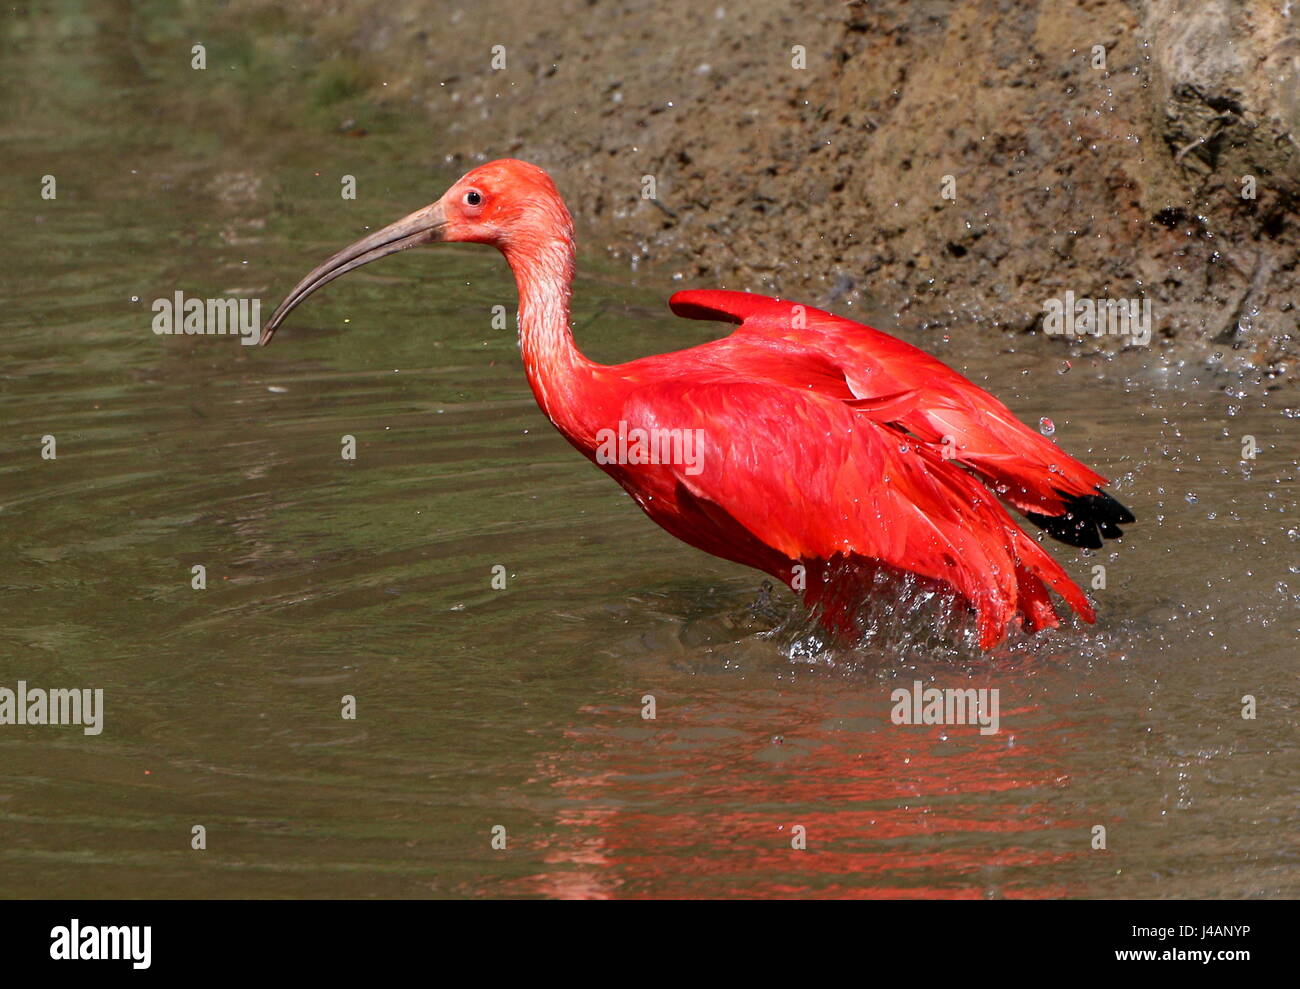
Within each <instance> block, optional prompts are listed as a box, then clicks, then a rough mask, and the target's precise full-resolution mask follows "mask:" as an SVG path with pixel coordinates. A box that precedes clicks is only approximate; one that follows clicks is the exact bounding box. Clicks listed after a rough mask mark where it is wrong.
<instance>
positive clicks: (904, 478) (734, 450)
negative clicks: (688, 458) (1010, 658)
mask: <svg viewBox="0 0 1300 989" xmlns="http://www.w3.org/2000/svg"><path fill="white" fill-rule="evenodd" d="M623 418H624V419H625V420H626V422H627V423H628V426H629V428H632V427H639V428H641V429H646V430H656V429H670V430H673V429H678V430H680V429H698V430H701V431H702V432H701V433H700V434H697V435H698V436H699V447H698V453H699V458H698V464H697V467H698V471H697V472H694V473H692V472H690V471H688V470H687V469H686V468H685V467H683V466H680V465H675V466H671V468H670V469H671V470H672V471H673V472H674V474H675V477H676V481H677V483H678V484H680V485H681V486H682V487H684V488H685V489H686V490H687V491H688V492H690V494H691V495H693V496H694V497H695V498H698V499H703V500H705V501H707V502H711V503H713V504H714V505H717V506H719V507H720V508H722V509H723V510H724V511H725V512H726V513H728V514H729V515H730V516H731V517H732V518H733V519H734V520H736V521H737V522H738V523H739V524H740V525H742V526H743V527H744V528H745V529H746V530H747V531H748V532H749V533H751V534H752V535H753V536H754V537H755V538H757V539H758V540H760V541H762V542H763V543H765V544H766V545H768V546H770V547H772V548H773V549H775V550H776V551H778V552H779V553H781V554H783V555H784V556H785V557H787V558H789V559H791V560H796V561H797V560H823V561H829V560H831V559H832V558H834V557H836V555H837V554H838V555H843V556H845V557H852V556H857V557H863V558H868V559H872V560H879V561H882V562H884V563H886V564H888V565H890V566H892V567H895V568H897V569H900V570H904V571H910V572H913V573H917V574H920V575H922V576H925V577H929V578H932V579H935V580H939V581H943V582H944V583H946V584H948V585H949V586H951V587H953V588H954V589H955V590H957V591H958V592H959V593H960V594H962V595H963V596H964V597H965V598H966V599H967V600H969V601H970V602H971V603H972V604H973V605H974V606H975V607H976V609H977V610H978V612H979V615H980V629H981V639H982V640H983V641H984V642H985V643H987V644H992V643H994V642H996V641H998V640H999V639H1000V638H1001V636H1002V633H1003V630H1004V629H1005V626H1006V624H1007V622H1008V621H1009V620H1010V619H1011V618H1012V617H1013V616H1014V615H1015V614H1016V612H1017V610H1018V608H1019V610H1021V611H1023V613H1024V614H1026V615H1027V616H1029V617H1031V619H1032V620H1036V623H1037V624H1039V625H1042V624H1055V616H1054V614H1052V611H1051V605H1050V602H1049V601H1048V599H1047V595H1046V593H1045V591H1044V590H1043V582H1044V581H1046V582H1047V583H1048V584H1050V585H1052V586H1054V587H1056V589H1057V590H1058V592H1059V593H1061V594H1062V595H1063V596H1065V597H1066V598H1067V600H1068V601H1069V602H1070V604H1071V605H1072V606H1073V607H1074V608H1075V609H1076V610H1077V611H1079V612H1080V613H1081V614H1083V615H1084V617H1085V618H1088V619H1089V620H1091V614H1092V610H1091V608H1090V607H1089V606H1088V603H1087V601H1086V599H1084V597H1083V595H1082V593H1081V592H1080V591H1079V590H1078V588H1077V587H1075V586H1074V585H1073V584H1072V583H1071V582H1070V581H1069V578H1068V577H1067V576H1066V575H1065V573H1064V572H1063V571H1062V570H1061V569H1060V567H1059V566H1058V565H1057V564H1056V562H1055V561H1054V560H1052V559H1051V557H1049V556H1048V555H1047V554H1046V553H1044V552H1043V551H1042V549H1041V548H1040V547H1039V546H1038V545H1037V544H1036V543H1034V542H1033V540H1031V539H1029V538H1028V537H1026V536H1025V535H1024V533H1023V532H1022V531H1021V530H1020V529H1019V527H1018V526H1017V525H1016V524H1015V523H1014V522H1013V521H1012V520H1011V518H1010V517H1009V516H1008V515H1007V514H1006V511H1005V510H1004V509H1003V508H1002V506H1001V505H1000V504H998V502H997V500H996V499H995V498H994V497H992V495H990V494H989V492H988V491H987V490H985V489H984V487H983V486H982V485H981V484H980V483H979V482H978V481H977V480H976V479H975V478H973V477H971V476H970V475H969V474H968V473H966V472H965V471H964V470H961V469H960V468H958V467H956V466H955V465H953V464H951V463H949V462H946V461H944V460H943V459H942V458H941V457H940V456H938V455H937V454H936V453H934V452H933V451H932V450H929V449H928V448H927V447H925V446H924V445H923V444H917V443H915V442H914V441H913V442H909V440H908V438H907V437H906V436H903V435H901V434H900V433H899V432H897V431H896V430H894V429H891V428H889V427H887V426H884V425H882V424H880V423H877V422H875V421H873V420H871V419H870V418H866V417H863V416H860V415H858V414H856V413H855V412H853V410H852V409H850V408H849V407H848V406H847V405H846V404H845V403H844V402H843V401H840V400H838V399H836V398H831V397H827V396H824V395H821V394H819V393H817V392H815V391H802V390H796V389H794V388H787V387H783V386H781V385H776V384H770V383H763V382H758V383H751V382H730V383H728V382H708V383H701V382H692V381H681V380H679V381H667V382H661V383H657V384H653V385H647V386H643V387H641V388H637V389H636V390H634V391H633V392H632V393H631V394H630V395H629V397H628V399H627V401H626V403H625V405H624V408H623ZM1044 611H1045V612H1046V615H1045V614H1044ZM1046 616H1050V620H1049V619H1048V618H1047V617H1046Z"/></svg>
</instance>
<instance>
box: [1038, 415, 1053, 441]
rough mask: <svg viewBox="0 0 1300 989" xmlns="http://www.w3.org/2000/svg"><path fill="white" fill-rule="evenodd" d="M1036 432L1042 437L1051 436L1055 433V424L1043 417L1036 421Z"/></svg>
mask: <svg viewBox="0 0 1300 989" xmlns="http://www.w3.org/2000/svg"><path fill="white" fill-rule="evenodd" d="M1038 431H1039V432H1040V433H1042V434H1043V435H1044V436H1051V435H1052V434H1053V433H1054V432H1056V423H1054V422H1052V420H1051V419H1048V418H1047V417H1046V416H1044V417H1043V418H1042V419H1039V420H1038Z"/></svg>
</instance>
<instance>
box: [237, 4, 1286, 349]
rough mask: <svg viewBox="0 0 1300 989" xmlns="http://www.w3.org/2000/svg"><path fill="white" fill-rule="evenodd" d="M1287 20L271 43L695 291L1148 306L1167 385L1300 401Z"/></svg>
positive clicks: (914, 11)
mask: <svg viewBox="0 0 1300 989" xmlns="http://www.w3.org/2000/svg"><path fill="white" fill-rule="evenodd" d="M1266 6H1268V5H1262V4H1249V5H1241V6H1240V7H1239V6H1238V5H1236V4H1233V3H1229V2H1228V0H1207V2H1204V3H1200V4H1197V5H1195V10H1194V11H1189V10H1187V9H1180V8H1179V7H1178V6H1177V5H1175V4H1172V3H1165V2H1154V0H1151V2H1141V0H1092V2H1087V3H1081V4H1074V3H1043V4H1037V3H1031V2H1027V0H1019V2H1018V0H970V2H964V3H949V2H915V0H913V2H903V0H898V2H872V3H870V4H866V3H848V4H844V3H830V2H813V0H796V2H787V3H780V2H774V0H749V2H747V3H745V4H737V3H731V2H724V3H710V4H697V3H692V2H689V0H654V2H639V0H620V2H602V0H555V2H548V3H537V4H529V5H521V4H519V3H518V0H514V2H501V0H482V2H477V3H474V4H458V3H454V2H443V0H396V2H380V0H362V2H360V3H354V4H346V5H345V4H339V3H325V2H320V3H315V4H308V5H305V6H304V7H303V8H301V9H299V10H297V11H295V12H293V13H288V14H282V15H279V16H282V17H284V18H286V19H287V20H286V21H285V22H284V23H285V27H286V29H288V30H299V31H302V32H304V33H305V35H306V37H307V38H308V39H309V42H308V48H309V51H307V52H305V53H304V57H303V58H302V59H301V60H300V61H299V65H300V66H301V68H302V70H303V71H306V72H308V73H309V74H310V73H312V72H315V71H318V69H319V67H320V66H326V67H328V71H329V73H332V75H331V79H333V78H334V77H336V76H339V75H340V74H341V75H342V77H343V78H344V79H345V81H346V85H345V86H344V87H343V88H344V90H345V91H346V92H347V93H348V95H349V96H350V97H356V96H359V97H362V98H363V99H364V101H368V103H369V104H370V105H373V106H375V107H376V108H379V109H383V110H387V111H395V112H400V113H409V112H411V111H418V112H421V113H424V114H427V115H428V118H429V121H430V131H429V141H428V147H427V148H424V149H418V151H417V152H416V153H417V154H420V155H423V156H424V157H426V158H433V157H435V156H436V157H441V156H443V155H449V156H451V160H452V161H453V162H454V163H456V164H465V165H468V164H472V163H473V162H475V161H477V160H483V159H486V158H490V157H497V156H501V155H515V156H519V157H525V158H528V159H530V160H533V161H536V162H538V163H539V164H542V165H543V166H545V167H547V168H548V169H550V170H552V171H553V173H554V174H555V176H556V178H557V180H558V181H559V183H560V185H561V187H562V189H563V190H564V192H565V194H566V196H567V198H568V201H569V203H570V205H571V207H572V208H573V211H574V213H575V215H576V217H577V218H578V220H579V222H580V224H581V225H582V226H583V227H584V228H585V229H586V230H587V231H588V236H589V237H594V238H595V239H597V240H598V241H599V242H600V243H601V244H602V245H609V247H610V249H611V250H613V251H615V252H616V253H617V254H619V255H620V256H623V257H626V258H629V259H633V260H635V261H637V262H641V261H647V262H650V263H654V264H656V265H663V266H667V267H668V268H669V270H673V271H680V272H681V274H682V276H683V280H684V281H685V282H688V283H702V284H716V285H726V286H729V287H735V288H751V289H755V290H760V291H767V292H774V293H783V294H789V295H799V296H801V297H805V298H808V299H809V300H811V301H814V302H819V303H823V304H830V305H834V306H836V307H838V308H840V309H841V311H851V310H850V309H849V308H848V307H850V306H852V307H857V306H864V305H865V306H868V307H870V308H872V309H873V310H877V311H878V310H883V311H885V312H887V313H890V314H893V315H894V316H895V318H896V319H897V320H898V321H899V323H900V324H903V325H909V326H934V327H972V326H978V327H983V328H986V329H987V328H1002V329H1012V330H1016V331H1024V332H1041V331H1042V329H1043V325H1042V324H1043V318H1044V300H1046V299H1049V298H1061V297H1063V296H1064V293H1065V292H1067V291H1070V292H1073V293H1074V295H1075V296H1076V297H1078V298H1088V297H1091V298H1110V299H1130V298H1143V299H1149V300H1151V303H1152V307H1151V313H1152V329H1153V331H1154V338H1155V339H1154V341H1153V346H1155V347H1158V348H1160V350H1161V351H1162V353H1163V354H1164V356H1165V357H1166V358H1167V359H1171V360H1177V359H1186V360H1192V361H1197V362H1199V361H1206V360H1208V361H1210V362H1212V363H1220V364H1223V365H1225V366H1227V367H1229V368H1245V369H1250V368H1258V369H1267V368H1272V369H1274V370H1281V371H1282V372H1283V373H1284V374H1294V370H1293V368H1294V361H1291V365H1292V366H1291V367H1288V364H1287V361H1288V358H1290V357H1292V356H1293V355H1294V354H1295V351H1296V339H1297V333H1298V331H1300V311H1298V310H1297V307H1296V302H1297V300H1300V291H1297V290H1298V289H1300V271H1298V270H1297V257H1298V256H1300V255H1298V253H1297V247H1298V246H1300V215H1298V212H1297V204H1298V203H1300V144H1298V142H1297V137H1296V135H1297V133H1300V87H1298V86H1297V83H1298V82H1300V79H1298V76H1300V36H1298V35H1297V29H1296V21H1295V19H1294V18H1293V17H1291V16H1288V12H1287V11H1286V10H1285V9H1284V8H1285V5H1281V6H1277V7H1276V9H1265V8H1266ZM271 7H274V5H273V4H271V3H270V2H269V0H244V2H243V3H241V4H238V5H237V9H238V8H243V9H244V10H245V11H246V12H249V13H252V14H257V15H266V12H267V10H268V9H269V8H271ZM494 46H500V47H494ZM1095 46H1103V47H1104V55H1103V54H1099V50H1098V49H1097V48H1096V47H1095ZM494 57H495V66H496V67H494ZM330 84H333V83H326V84H324V85H330ZM364 105H366V104H365V103H363V102H361V101H359V100H358V99H348V100H341V101H340V107H339V110H340V115H342V114H344V113H348V114H349V115H350V114H351V113H352V112H353V109H354V108H355V107H356V106H364ZM361 112H362V113H364V112H365V111H364V109H363V110H362V111H361ZM357 123H358V122H357V121H354V120H352V119H351V118H350V116H349V119H347V120H340V121H339V125H340V126H356V125H357ZM359 124H360V125H361V126H364V124H365V121H364V120H361V121H359ZM651 180H652V181H653V189H650V187H649V183H650V181H651ZM647 191H651V192H653V194H654V195H653V199H648V198H646V196H645V193H646V192H647ZM1243 191H1245V192H1246V195H1243ZM1252 196H1253V198H1252ZM1126 342H1127V338H1125V337H1122V336H1121V337H1106V338H1102V339H1097V338H1093V337H1087V338H1084V339H1081V340H1080V339H1075V340H1074V341H1072V346H1073V347H1074V348H1075V349H1076V350H1077V351H1081V352H1088V351H1093V350H1096V349H1103V350H1108V351H1110V350H1117V349H1120V348H1122V347H1123V346H1124V345H1125V343H1126Z"/></svg>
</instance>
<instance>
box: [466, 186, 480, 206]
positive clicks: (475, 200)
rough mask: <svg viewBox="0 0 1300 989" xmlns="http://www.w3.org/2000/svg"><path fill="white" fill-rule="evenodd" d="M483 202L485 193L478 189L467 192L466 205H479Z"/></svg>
mask: <svg viewBox="0 0 1300 989" xmlns="http://www.w3.org/2000/svg"><path fill="white" fill-rule="evenodd" d="M482 202H483V193H481V192H479V191H478V190H477V189H470V191H469V192H467V193H465V205H466V206H478V205H480V204H481V203H482Z"/></svg>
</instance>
